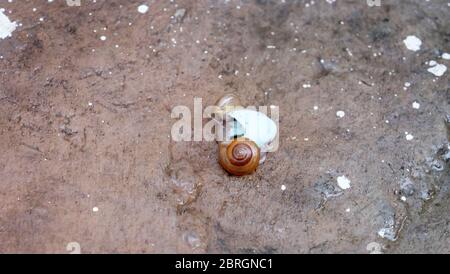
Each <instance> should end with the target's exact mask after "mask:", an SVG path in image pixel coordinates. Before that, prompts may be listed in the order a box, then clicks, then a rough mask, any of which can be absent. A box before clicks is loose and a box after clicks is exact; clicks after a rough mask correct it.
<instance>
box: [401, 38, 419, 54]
mask: <svg viewBox="0 0 450 274" xmlns="http://www.w3.org/2000/svg"><path fill="white" fill-rule="evenodd" d="M403 43H405V46H406V48H407V49H409V50H412V51H418V50H420V46H422V41H421V40H420V39H419V38H417V37H416V36H414V35H409V36H408V37H406V39H405V40H403Z"/></svg>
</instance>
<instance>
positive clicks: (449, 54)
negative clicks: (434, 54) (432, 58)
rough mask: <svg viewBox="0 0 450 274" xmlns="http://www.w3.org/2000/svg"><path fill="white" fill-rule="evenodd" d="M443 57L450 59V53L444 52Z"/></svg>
mask: <svg viewBox="0 0 450 274" xmlns="http://www.w3.org/2000/svg"><path fill="white" fill-rule="evenodd" d="M442 59H445V60H450V53H446V52H444V53H443V54H442Z"/></svg>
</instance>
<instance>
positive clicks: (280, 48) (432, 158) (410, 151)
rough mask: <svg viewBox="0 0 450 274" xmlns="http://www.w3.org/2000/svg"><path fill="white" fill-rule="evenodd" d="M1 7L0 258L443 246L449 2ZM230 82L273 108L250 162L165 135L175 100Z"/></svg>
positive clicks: (449, 187) (447, 227) (448, 227)
mask: <svg viewBox="0 0 450 274" xmlns="http://www.w3.org/2000/svg"><path fill="white" fill-rule="evenodd" d="M331 2H332V1H331ZM142 3H146V4H148V5H149V11H148V12H147V13H145V14H141V13H139V12H138V11H137V7H138V6H139V5H140V4H142ZM0 8H4V9H5V14H6V15H7V16H8V17H9V18H10V19H11V20H13V21H17V22H20V23H22V25H21V26H20V27H18V29H17V30H16V31H14V32H13V34H12V37H9V38H6V39H3V40H0V55H1V56H2V59H0V72H1V74H0V77H1V78H0V81H1V82H0V83H1V85H0V252H2V253H9V252H19V253H38V252H39V253H41V252H43V253H67V252H68V251H67V250H66V247H67V245H68V244H69V243H71V242H77V243H79V245H80V247H81V252H82V253H97V252H100V253H109V252H112V253H118V252H125V253H128V252H133V253H134V252H136V253H141V252H145V253H171V252H187V253H191V252H192V253H202V252H211V253H230V252H233V253H286V252H289V253H334V252H338V253H344V252H355V253H369V252H371V251H370V250H372V251H374V250H375V251H377V250H379V251H382V252H384V253H402V252H406V253H417V252H426V253H437V252H445V253H448V252H450V236H449V233H450V215H449V214H448V212H449V211H450V175H449V168H450V167H449V165H450V164H449V158H450V152H449V148H448V143H449V126H448V123H446V115H448V114H450V82H449V75H450V72H449V71H447V72H446V73H445V74H444V75H443V76H441V77H435V76H434V75H432V74H431V73H429V72H428V71H427V68H428V66H427V65H426V64H425V62H428V61H430V60H436V61H437V62H439V63H442V64H445V65H447V67H450V61H449V60H443V59H442V58H441V55H442V53H443V52H450V6H449V5H448V1H446V0H441V1H439V0H431V1H428V2H427V1H419V0H415V1H387V0H386V1H384V0H381V7H369V6H368V5H367V4H366V3H365V1H359V0H358V1H356V0H353V1H351V0H348V1H345V0H337V1H336V2H334V3H332V4H330V3H328V2H327V1H325V0H323V1H322V0H315V1H289V0H286V1H275V0H273V1H270V0H256V1H237V0H230V1H222V0H220V1H181V0H176V1H147V0H139V1H134V0H131V1H125V0H112V1H109V0H108V1H104V0H97V1H96V2H95V3H94V1H91V0H89V1H87V0H86V1H84V0H81V6H80V7H69V6H67V5H66V3H65V1H63V0H54V1H53V3H48V2H47V1H44V0H39V1H28V0H27V1H25V0H24V1H19V0H14V1H12V2H11V3H9V2H8V1H6V0H1V1H0ZM33 8H36V10H33ZM182 9H184V10H185V12H184V14H183V11H182ZM177 10H178V13H177ZM9 11H11V13H9ZM175 14H176V16H175ZM41 17H42V18H43V19H42V21H40V18H41ZM103 35H104V36H105V37H106V40H105V41H102V40H101V39H100V37H101V36H103ZM408 35H415V36H417V37H419V38H420V39H421V40H422V42H423V44H422V47H421V50H420V51H417V52H413V51H410V50H408V49H407V48H406V47H405V45H404V44H403V40H404V39H405V38H406V37H407V36H408ZM116 45H117V46H116ZM267 46H269V47H267ZM270 46H275V48H273V47H270ZM406 82H409V83H411V85H410V86H409V87H407V88H405V83H406ZM309 85H310V87H309ZM227 92H235V93H237V94H239V95H240V96H241V98H242V100H243V101H244V102H245V103H246V104H251V105H271V104H273V105H278V106H279V107H280V148H279V150H278V151H277V152H275V153H272V154H270V155H269V156H268V159H267V161H266V163H264V165H262V166H261V167H260V168H259V170H258V171H257V172H256V173H255V174H254V175H251V176H246V177H241V178H238V177H231V176H229V175H227V174H226V173H225V172H224V171H223V170H222V169H221V167H220V166H219V164H218V163H217V144H216V143H214V142H180V143H177V142H173V141H171V138H170V129H171V126H172V124H173V123H174V122H175V120H174V119H171V117H170V114H171V109H172V108H173V107H174V106H176V105H188V106H189V107H192V106H193V99H194V97H201V98H203V104H204V106H206V105H209V104H212V103H214V101H215V100H216V99H217V98H218V97H220V96H221V95H223V94H224V93H227ZM414 101H416V102H419V103H420V108H419V109H415V108H413V107H412V103H413V102H414ZM314 106H317V108H316V109H315V108H314ZM338 110H342V111H344V112H345V116H344V117H343V118H338V117H337V116H336V111H338ZM386 120H387V121H388V123H387V122H386ZM205 122H206V120H205ZM405 132H408V133H409V134H412V135H413V136H414V139H413V140H407V139H406V137H405V136H406V134H405ZM305 138H307V139H305ZM342 175H345V176H346V177H347V178H348V179H349V180H350V181H351V187H350V188H349V189H345V190H342V189H340V188H339V187H338V186H337V181H336V179H337V177H338V176H342ZM282 185H285V186H286V189H285V190H284V191H283V190H281V186H282ZM402 197H403V198H402ZM94 207H96V208H98V211H96V212H95V211H93V208H94ZM383 233H384V234H383ZM380 234H381V235H383V236H384V238H383V237H381V236H380ZM368 249H370V250H368Z"/></svg>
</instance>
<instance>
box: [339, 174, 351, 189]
mask: <svg viewBox="0 0 450 274" xmlns="http://www.w3.org/2000/svg"><path fill="white" fill-rule="evenodd" d="M337 184H338V186H339V187H340V188H341V189H348V188H350V180H349V179H348V178H347V177H345V176H344V175H342V176H339V177H337Z"/></svg>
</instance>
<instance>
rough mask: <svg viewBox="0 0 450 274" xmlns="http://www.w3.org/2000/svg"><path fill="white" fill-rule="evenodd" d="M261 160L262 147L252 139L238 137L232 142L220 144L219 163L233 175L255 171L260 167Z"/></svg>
mask: <svg viewBox="0 0 450 274" xmlns="http://www.w3.org/2000/svg"><path fill="white" fill-rule="evenodd" d="M259 160H260V149H259V147H258V146H257V145H256V143H255V142H253V141H251V140H248V139H245V138H237V139H234V140H233V141H232V142H231V143H230V144H225V143H220V144H219V163H220V165H221V166H222V167H223V168H224V169H225V170H226V171H228V172H229V173H231V174H233V175H236V176H242V175H246V174H251V173H253V172H254V171H255V170H256V169H257V168H258V165H259Z"/></svg>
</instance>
